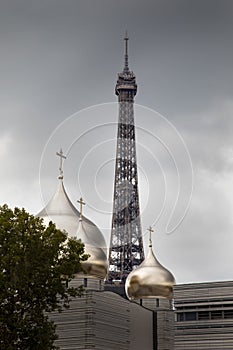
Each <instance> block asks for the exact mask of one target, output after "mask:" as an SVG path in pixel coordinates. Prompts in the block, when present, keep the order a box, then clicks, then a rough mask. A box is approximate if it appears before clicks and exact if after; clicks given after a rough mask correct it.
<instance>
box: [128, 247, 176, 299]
mask: <svg viewBox="0 0 233 350" xmlns="http://www.w3.org/2000/svg"><path fill="white" fill-rule="evenodd" d="M174 284H175V278H174V276H173V275H172V273H171V272H169V271H168V270H167V269H166V268H165V267H163V266H162V265H161V264H160V263H159V262H158V260H157V259H156V257H155V255H154V253H153V251H152V247H151V246H150V247H149V252H148V255H147V257H146V259H145V260H144V261H143V262H142V264H141V265H140V266H139V267H138V268H136V269H135V270H133V271H132V272H131V273H130V274H129V275H128V277H127V279H126V283H125V291H126V295H127V297H128V298H129V299H131V300H133V299H147V298H167V299H172V296H173V285H174Z"/></svg>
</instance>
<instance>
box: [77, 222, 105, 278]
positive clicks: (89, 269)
mask: <svg viewBox="0 0 233 350" xmlns="http://www.w3.org/2000/svg"><path fill="white" fill-rule="evenodd" d="M96 229H97V228H96ZM99 237H100V235H99ZM99 237H95V232H93V227H92V225H90V224H89V223H87V222H84V221H83V220H82V218H80V220H79V227H78V230H77V238H79V239H81V241H82V242H83V243H84V245H85V254H89V255H90V257H89V258H88V260H86V261H82V267H83V268H84V270H85V272H86V273H87V274H88V275H89V276H94V277H98V278H100V279H104V278H105V277H106V275H107V272H108V260H107V256H106V253H105V250H104V249H103V248H101V244H102V240H104V238H103V236H102V239H101V241H99V242H98V238H99Z"/></svg>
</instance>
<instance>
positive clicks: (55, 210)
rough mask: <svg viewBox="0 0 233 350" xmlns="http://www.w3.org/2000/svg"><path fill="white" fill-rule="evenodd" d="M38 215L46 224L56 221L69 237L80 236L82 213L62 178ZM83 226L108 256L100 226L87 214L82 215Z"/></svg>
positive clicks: (57, 225)
mask: <svg viewBox="0 0 233 350" xmlns="http://www.w3.org/2000/svg"><path fill="white" fill-rule="evenodd" d="M36 216H37V217H40V218H42V219H43V220H44V224H45V225H48V223H49V222H50V221H52V222H54V223H55V224H56V227H57V228H58V229H60V230H65V231H66V232H67V234H68V237H76V238H80V237H77V231H78V228H79V219H80V213H79V211H78V210H77V209H76V208H75V207H74V205H73V204H72V203H71V201H70V199H69V197H68V195H67V193H66V191H65V188H64V185H63V181H62V179H59V183H58V187H57V190H56V192H55V194H54V195H53V197H52V198H51V199H50V201H49V202H48V204H47V205H46V206H45V208H44V209H42V210H41V211H40V212H39V213H38V214H37V215H36ZM82 226H83V227H84V228H85V231H86V233H87V235H88V236H90V237H91V239H92V242H93V245H94V246H96V247H97V246H98V247H99V248H101V249H102V250H103V252H104V254H105V256H106V255H107V245H106V242H105V239H104V237H103V235H102V233H101V232H100V230H99V229H98V227H97V226H96V225H95V224H94V223H93V222H91V221H90V220H88V219H87V218H86V217H85V216H82ZM83 243H85V242H83Z"/></svg>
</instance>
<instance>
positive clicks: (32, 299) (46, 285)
mask: <svg viewBox="0 0 233 350" xmlns="http://www.w3.org/2000/svg"><path fill="white" fill-rule="evenodd" d="M87 258H88V256H87V255H85V254H84V245H83V244H82V243H81V242H80V241H77V240H75V239H67V235H66V233H65V232H62V231H60V230H58V229H56V226H55V225H54V224H53V223H52V222H50V223H49V225H48V227H45V226H44V225H43V221H42V219H40V218H35V217H34V216H33V215H30V214H28V213H27V212H26V211H25V210H24V209H22V210H20V209H18V208H15V209H14V210H11V209H10V208H9V207H8V206H7V205H4V206H2V207H0V349H2V350H5V349H7V350H13V349H14V350H15V349H17V350H19V349H23V350H26V349H35V350H36V349H38V350H39V349H40V350H41V349H43V350H47V349H48V350H49V349H56V347H55V346H54V345H53V344H54V340H55V339H56V334H55V325H54V324H53V323H52V322H51V321H50V320H49V318H48V316H47V314H48V313H49V312H51V311H54V310H59V311H61V309H62V307H68V305H69V299H70V297H71V296H77V295H80V293H81V292H82V291H81V289H80V288H79V289H76V288H69V287H68V283H67V281H69V280H70V279H71V278H73V277H74V274H75V273H77V272H79V271H81V270H82V268H81V261H83V260H86V259H87Z"/></svg>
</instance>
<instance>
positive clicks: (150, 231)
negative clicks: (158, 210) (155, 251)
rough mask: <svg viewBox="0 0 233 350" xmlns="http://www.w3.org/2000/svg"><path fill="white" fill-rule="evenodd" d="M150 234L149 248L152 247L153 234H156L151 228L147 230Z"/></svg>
mask: <svg viewBox="0 0 233 350" xmlns="http://www.w3.org/2000/svg"><path fill="white" fill-rule="evenodd" d="M147 230H148V231H149V233H150V236H149V247H152V239H151V234H152V232H154V230H153V228H152V227H151V226H150V227H149V228H148V229H147Z"/></svg>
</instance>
